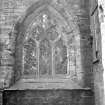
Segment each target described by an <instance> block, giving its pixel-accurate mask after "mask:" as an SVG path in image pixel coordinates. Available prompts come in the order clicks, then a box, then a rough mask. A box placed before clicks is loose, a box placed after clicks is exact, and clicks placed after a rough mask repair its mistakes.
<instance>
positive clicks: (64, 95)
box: [3, 90, 94, 105]
mask: <svg viewBox="0 0 105 105" xmlns="http://www.w3.org/2000/svg"><path fill="white" fill-rule="evenodd" d="M3 96H4V97H3V101H4V104H5V105H8V104H10V105H14V104H15V105H18V104H19V105H94V93H93V92H92V91H89V90H86V91H84V90H41V91H40V90H27V91H25V90H23V91H22V90H20V91H18V90H15V91H8V90H7V91H4V95H3Z"/></svg>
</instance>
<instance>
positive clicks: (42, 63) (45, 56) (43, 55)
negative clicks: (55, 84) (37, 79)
mask: <svg viewBox="0 0 105 105" xmlns="http://www.w3.org/2000/svg"><path fill="white" fill-rule="evenodd" d="M39 49H40V50H39V52H40V54H39V75H41V76H42V75H51V72H52V49H51V45H50V43H49V41H48V39H43V40H42V41H41V42H40V46H39Z"/></svg>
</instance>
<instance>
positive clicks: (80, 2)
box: [0, 0, 100, 105]
mask: <svg viewBox="0 0 105 105" xmlns="http://www.w3.org/2000/svg"><path fill="white" fill-rule="evenodd" d="M36 1H40V2H37V3H36V4H35V2H36ZM51 1H52V3H51ZM51 1H48V0H45V3H47V4H50V3H51V4H50V5H51V6H52V7H54V9H55V10H54V11H55V13H56V11H58V12H59V13H57V14H56V16H57V15H59V16H60V17H63V18H64V19H65V20H66V21H67V23H68V24H69V25H70V28H68V27H65V29H67V30H65V29H64V30H63V31H64V32H65V33H66V34H68V36H69V35H70V36H71V37H72V36H73V35H75V38H71V37H70V38H69V37H67V38H68V39H71V40H70V41H69V42H68V44H70V45H71V49H70V54H71V55H70V59H72V60H71V63H70V70H71V71H70V76H69V77H70V78H71V80H73V81H75V83H77V84H79V85H80V86H82V87H92V88H94V83H93V80H94V76H93V64H92V63H93V55H92V51H93V50H92V49H93V46H92V43H91V42H92V39H91V35H93V33H91V32H92V29H91V30H90V28H91V26H90V25H92V24H93V23H92V22H91V18H90V4H89V2H90V0H51ZM65 2H67V3H65ZM32 4H33V5H32ZM43 4H44V0H2V2H1V1H0V7H2V8H0V14H1V15H0V26H1V27H0V30H1V32H0V42H2V43H0V58H2V59H0V80H1V82H0V87H1V88H4V87H8V86H9V85H10V84H11V77H13V76H15V79H16V80H18V79H20V77H21V75H22V72H21V71H22V65H21V64H22V52H21V51H22V43H23V39H24V32H22V31H25V29H26V28H27V27H28V26H29V24H30V22H31V21H32V20H33V19H34V18H35V16H36V15H37V14H40V9H41V8H39V6H42V5H43ZM31 5H32V6H31ZM52 7H51V8H50V10H51V11H50V12H51V13H52V14H53V12H52V11H53V9H52ZM28 8H29V9H28ZM36 8H39V9H38V10H37V13H36V15H30V14H31V13H32V12H33V14H34V12H35V11H36ZM66 9H67V11H68V12H67V14H66V13H65V10H66ZM38 11H39V12H38ZM69 14H70V15H69ZM53 17H54V16H53ZM68 17H69V18H68ZM96 17H97V16H96ZM92 18H93V17H92ZM58 20H59V19H58ZM17 21H18V22H17ZM62 22H63V21H62ZM74 23H75V24H76V26H75V25H74ZM96 23H97V20H96ZM14 24H16V25H15V26H14ZM93 27H94V25H93ZM98 27H99V26H96V29H97V31H96V32H97V34H99V29H98ZM14 28H15V31H14V32H13V30H14ZM16 30H17V31H16ZM20 31H21V34H20ZM10 32H12V34H9V33H10ZM19 35H20V36H19ZM54 35H55V34H54ZM55 36H56V37H57V35H55ZM55 36H54V37H51V34H49V37H48V39H50V41H54V40H55ZM20 39H21V40H20ZM63 39H64V40H65V38H64V37H63ZM17 40H18V42H17ZM74 40H75V41H74ZM37 41H38V40H37ZM99 43H100V42H98V44H99ZM16 44H17V45H18V46H17V45H16ZM93 44H94V43H93ZM15 45H16V46H15ZM73 46H76V47H75V49H73ZM3 50H8V51H7V52H6V53H4V52H3ZM74 50H75V51H74ZM98 50H99V51H100V49H98ZM14 52H15V53H14ZM74 52H75V53H74ZM78 52H80V53H78ZM94 52H95V51H94ZM18 54H19V56H18ZM75 54H76V56H75ZM94 54H95V53H94ZM11 56H12V57H14V60H13V62H14V61H15V65H13V66H12V67H13V68H14V66H15V68H14V69H12V68H11V67H7V66H3V65H8V64H9V65H12V64H14V63H13V62H12V63H11V62H10V59H9V58H10V57H11ZM16 56H17V58H16ZM73 56H75V58H73ZM4 59H7V61H6V62H5V61H4ZM75 60H76V61H75ZM74 61H75V62H74ZM1 65H2V66H1ZM41 67H42V66H41ZM63 67H64V66H63ZM65 68H66V67H65ZM12 70H14V71H15V75H13V74H12ZM42 70H43V69H42ZM60 70H62V69H59V71H60ZM98 70H100V69H99V68H98V69H97V71H98ZM3 71H4V72H3ZM45 71H47V70H45ZM5 72H6V73H5ZM63 72H66V70H65V71H63ZM32 73H33V72H32ZM32 73H31V74H32ZM7 75H8V76H7ZM97 75H98V73H96V74H95V81H96V82H95V85H96V88H95V89H96V90H98V89H99V85H97V80H98V79H97V78H96V77H97ZM5 77H6V78H7V79H4V78H5ZM13 79H14V78H13ZM98 83H99V81H98ZM65 86H66V85H65ZM39 93H40V92H39ZM77 93H78V92H77ZM9 94H12V93H11V92H10V93H9ZM13 94H15V93H13ZM17 94H21V93H20V92H19V93H18V92H17ZM17 94H16V97H17V96H18V95H17ZM27 94H28V93H27V92H26V94H25V95H23V96H24V97H25V99H24V98H23V99H22V98H21V96H22V95H19V97H18V98H19V100H21V101H20V105H21V104H22V105H24V104H25V103H26V102H27V101H24V100H26V99H27V100H28V101H29V104H30V100H31V99H30V98H29V97H28V96H27ZM35 94H36V93H35ZM46 94H47V92H46V93H45V98H43V99H44V102H45V101H46V100H47V99H48V98H49V97H48V96H47V95H46ZM49 94H50V93H49ZM51 94H52V95H51ZM51 94H50V95H51V98H52V99H51V101H52V100H53V97H54V96H53V93H51ZM67 94H68V93H67ZM73 94H74V93H72V94H71V93H70V94H69V95H68V97H69V98H68V97H67V100H66V99H64V103H63V104H62V101H61V100H60V98H61V99H62V97H63V96H62V97H60V98H58V100H60V101H61V103H59V102H58V101H56V100H54V101H55V102H57V103H59V104H60V105H64V104H68V103H65V101H68V100H69V104H71V105H72V104H77V105H81V104H83V105H84V103H85V105H88V104H90V105H91V104H92V105H93V103H91V102H93V100H92V101H91V99H92V98H91V96H89V97H87V96H86V97H85V98H84V96H83V97H82V98H81V99H79V97H80V96H81V95H80V96H79V93H78V94H75V95H73ZM76 95H77V96H78V97H76ZM97 95H98V94H97ZM10 96H11V97H12V95H10ZM30 96H34V95H32V94H31V95H30ZM36 96H37V95H36ZM42 96H43V95H42ZM42 96H41V97H42ZM64 96H65V95H64ZM11 97H10V98H11ZM26 97H28V98H29V99H28V98H26ZM43 97H44V96H43ZM99 98H100V97H99ZM96 99H97V100H98V98H96ZM11 100H12V99H11ZM14 100H15V101H16V100H17V98H14ZM32 100H34V98H32ZM40 100H41V101H42V99H39V103H38V104H41V103H40ZM62 100H63V99H62ZM77 100H78V101H77ZM83 100H84V101H83ZM73 101H74V102H75V103H73ZM9 102H10V101H9ZM18 102H19V101H18ZM77 102H78V103H77ZM89 102H90V103H89ZM10 103H11V102H10ZM53 103H54V102H52V103H50V104H53ZM6 104H7V103H6ZM12 104H13V105H14V102H13V103H12ZM26 104H27V103H26ZM32 104H36V103H34V101H33V103H32ZM45 104H49V103H45ZM54 104H56V103H54Z"/></svg>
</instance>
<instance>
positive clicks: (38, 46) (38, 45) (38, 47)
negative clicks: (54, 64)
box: [37, 42, 40, 78]
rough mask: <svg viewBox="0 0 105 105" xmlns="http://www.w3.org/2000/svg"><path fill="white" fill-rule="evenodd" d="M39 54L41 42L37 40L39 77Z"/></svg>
mask: <svg viewBox="0 0 105 105" xmlns="http://www.w3.org/2000/svg"><path fill="white" fill-rule="evenodd" d="M39 54H40V42H37V58H38V72H37V74H38V75H37V76H38V78H39V75H40V74H39Z"/></svg>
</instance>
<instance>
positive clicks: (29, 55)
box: [23, 38, 38, 76]
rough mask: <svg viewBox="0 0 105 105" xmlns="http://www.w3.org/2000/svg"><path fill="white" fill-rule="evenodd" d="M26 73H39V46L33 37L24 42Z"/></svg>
mask: <svg viewBox="0 0 105 105" xmlns="http://www.w3.org/2000/svg"><path fill="white" fill-rule="evenodd" d="M23 50H24V51H23V52H24V58H23V59H24V61H23V62H24V74H25V75H35V76H36V75H37V71H38V59H37V46H36V43H35V41H34V40H33V39H31V38H30V39H28V41H26V42H25V44H24V49H23Z"/></svg>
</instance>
